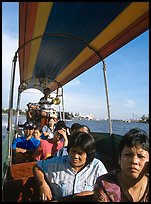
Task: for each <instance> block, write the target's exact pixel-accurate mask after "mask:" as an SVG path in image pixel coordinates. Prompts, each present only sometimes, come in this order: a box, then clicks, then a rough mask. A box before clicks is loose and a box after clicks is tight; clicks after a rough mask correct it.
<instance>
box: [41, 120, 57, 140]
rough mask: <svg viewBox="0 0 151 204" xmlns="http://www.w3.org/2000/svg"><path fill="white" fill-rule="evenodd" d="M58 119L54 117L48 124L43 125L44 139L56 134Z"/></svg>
mask: <svg viewBox="0 0 151 204" xmlns="http://www.w3.org/2000/svg"><path fill="white" fill-rule="evenodd" d="M55 123H56V120H55V118H53V117H50V118H49V119H48V125H44V126H43V127H42V132H43V134H44V137H43V139H51V138H53V136H54V129H55Z"/></svg>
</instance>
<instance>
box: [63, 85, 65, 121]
mask: <svg viewBox="0 0 151 204" xmlns="http://www.w3.org/2000/svg"><path fill="white" fill-rule="evenodd" d="M62 114H63V116H62V117H63V121H65V113H64V99H63V88H62Z"/></svg>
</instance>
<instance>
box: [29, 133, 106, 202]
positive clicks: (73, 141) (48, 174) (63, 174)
mask: <svg viewBox="0 0 151 204" xmlns="http://www.w3.org/2000/svg"><path fill="white" fill-rule="evenodd" d="M68 153H69V154H68V155H65V156H61V157H53V158H52V159H48V160H43V161H38V162H37V164H36V165H35V166H34V170H33V172H34V175H35V177H36V180H37V182H38V185H39V190H40V191H39V192H40V197H41V199H42V200H45V201H46V200H53V199H55V200H57V201H63V200H64V201H67V200H69V199H70V198H71V197H76V198H77V197H81V196H89V195H92V194H93V188H94V184H95V181H96V179H97V177H98V176H100V175H102V174H105V173H107V170H106V168H105V166H104V165H103V163H102V162H101V161H100V160H98V159H96V158H94V156H95V141H94V138H93V137H92V136H91V135H90V134H89V133H85V132H77V133H74V134H73V135H71V136H70V138H69V144H68ZM45 179H46V180H45Z"/></svg>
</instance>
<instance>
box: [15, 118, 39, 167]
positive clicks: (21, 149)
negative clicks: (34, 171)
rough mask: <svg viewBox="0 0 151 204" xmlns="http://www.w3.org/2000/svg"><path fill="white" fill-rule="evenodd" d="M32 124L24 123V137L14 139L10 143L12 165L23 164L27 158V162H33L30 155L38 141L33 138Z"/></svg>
mask: <svg viewBox="0 0 151 204" xmlns="http://www.w3.org/2000/svg"><path fill="white" fill-rule="evenodd" d="M33 133H34V124H33V123H28V122H25V124H24V135H22V136H21V137H18V138H14V139H13V142H12V150H13V161H14V163H16V162H17V163H20V162H22V161H23V162H24V159H25V160H26V158H28V157H29V160H30V159H31V160H33V158H32V156H31V155H32V154H33V153H34V151H35V149H36V148H37V147H38V146H39V144H40V141H39V140H38V139H36V138H35V137H34V136H33Z"/></svg>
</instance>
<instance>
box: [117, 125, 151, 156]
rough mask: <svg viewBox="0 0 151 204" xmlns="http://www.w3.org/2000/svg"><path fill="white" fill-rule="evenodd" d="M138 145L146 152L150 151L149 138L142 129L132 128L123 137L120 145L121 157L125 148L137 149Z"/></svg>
mask: <svg viewBox="0 0 151 204" xmlns="http://www.w3.org/2000/svg"><path fill="white" fill-rule="evenodd" d="M137 145H141V146H142V148H143V149H144V150H146V151H149V136H148V135H147V133H146V132H145V131H144V130H141V129H140V128H132V129H130V130H129V131H128V132H127V133H126V134H125V135H124V136H123V137H122V139H121V141H120V143H119V153H120V156H121V153H122V151H123V149H124V147H125V146H127V147H135V146H137Z"/></svg>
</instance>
